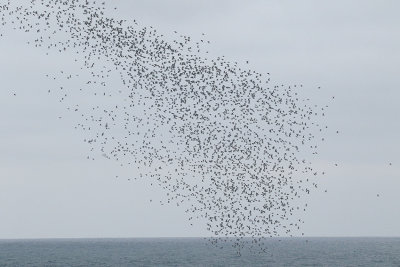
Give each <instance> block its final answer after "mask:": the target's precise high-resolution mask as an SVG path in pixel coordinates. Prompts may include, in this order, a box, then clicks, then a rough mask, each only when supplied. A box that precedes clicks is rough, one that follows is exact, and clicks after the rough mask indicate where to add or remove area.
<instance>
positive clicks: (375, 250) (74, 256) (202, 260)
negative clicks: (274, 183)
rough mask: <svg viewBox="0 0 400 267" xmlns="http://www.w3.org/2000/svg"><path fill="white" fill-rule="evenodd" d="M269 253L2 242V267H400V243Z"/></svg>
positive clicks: (295, 241) (342, 241) (345, 241)
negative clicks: (239, 253)
mask: <svg viewBox="0 0 400 267" xmlns="http://www.w3.org/2000/svg"><path fill="white" fill-rule="evenodd" d="M266 244H267V252H265V253H259V251H252V250H250V251H249V250H243V251H242V253H241V255H240V256H239V255H238V254H237V251H236V250H235V249H234V248H229V247H227V246H225V247H224V248H222V249H220V248H216V247H214V246H213V245H211V244H210V243H208V242H207V241H206V240H204V239H202V238H146V239H140V238H135V239H43V240H0V266H400V238H282V239H278V238H271V239H268V240H267V241H266Z"/></svg>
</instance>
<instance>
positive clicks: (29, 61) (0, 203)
mask: <svg viewBox="0 0 400 267" xmlns="http://www.w3.org/2000/svg"><path fill="white" fill-rule="evenodd" d="M114 5H115V6H117V7H118V10H117V11H115V12H113V14H114V15H115V16H118V17H121V18H125V19H127V20H131V19H136V20H137V21H138V22H139V23H140V24H141V25H143V26H145V25H149V26H153V27H155V28H156V29H158V30H159V31H160V32H162V33H164V34H165V35H166V36H168V35H171V34H172V32H173V31H174V30H176V31H178V32H179V33H182V34H185V35H189V36H192V37H193V38H201V33H205V34H206V39H208V40H210V41H211V44H210V45H208V46H207V48H208V50H209V51H210V56H211V57H216V56H221V55H224V56H226V57H227V58H228V59H229V60H232V61H238V62H239V63H241V64H244V62H245V61H246V60H249V61H250V67H251V68H252V69H254V70H257V71H259V72H261V73H262V72H269V73H271V79H272V82H273V83H277V84H280V83H283V84H294V83H298V84H299V83H302V84H304V87H305V89H304V90H307V91H306V92H305V93H306V94H308V95H310V96H312V98H313V101H315V102H316V103H318V104H321V103H322V104H323V103H325V102H328V103H329V104H330V106H331V108H330V109H329V112H328V114H327V119H328V125H329V127H330V132H329V133H328V136H327V141H326V142H325V143H324V144H323V145H322V146H321V149H320V154H319V156H318V158H316V159H315V164H316V165H317V166H318V167H320V168H321V169H324V170H326V172H327V175H325V176H323V177H321V178H320V181H319V185H320V188H321V189H327V190H328V192H327V193H323V192H319V191H318V192H314V194H312V195H311V196H310V197H309V199H308V203H309V204H308V205H309V209H308V211H307V212H306V214H305V216H304V220H305V224H304V228H303V229H304V232H305V234H306V235H308V236H400V228H399V227H398V225H400V207H399V205H398V203H399V201H400V197H399V194H398V192H397V191H398V188H400V157H399V153H398V151H400V141H399V131H400V122H399V121H400V120H399V119H398V118H397V117H398V115H399V114H400V105H399V104H398V103H399V100H400V90H399V88H400V73H399V72H400V71H399V70H400V35H399V34H398V29H399V26H400V17H399V16H398V14H397V13H398V12H397V11H398V10H399V9H400V3H399V2H398V1H365V0H363V1H361V0H360V1H342V0H339V1H316V0H315V1H310V0H306V1H264V0H263V1H261V0H260V1H211V0H207V1H193V0H190V1H188V0H172V1H161V0H139V1H138V0H135V1H131V0H120V1H118V2H117V3H114ZM0 31H1V32H2V33H4V35H5V36H3V37H2V38H0V81H1V84H0V88H1V90H0V120H1V122H2V126H1V127H0V151H1V153H0V217H1V220H0V238H42V237H139V236H140V237H143V236H149V237H150V236H202V235H207V234H208V233H207V231H205V230H204V229H203V228H204V227H203V225H202V224H201V222H198V223H197V224H195V225H194V226H192V227H191V226H190V225H189V223H188V221H187V217H186V215H185V213H184V208H183V207H176V206H160V205H159V204H157V199H159V198H160V195H162V192H161V191H160V190H159V189H157V188H156V187H151V186H149V184H147V183H146V182H144V181H130V182H129V181H126V180H124V179H119V180H118V179H116V178H115V175H119V176H121V177H125V176H129V175H130V172H131V170H129V169H128V168H120V167H119V166H118V165H117V164H114V163H113V162H110V161H107V160H105V159H104V160H102V159H99V160H96V161H88V160H86V159H85V158H86V155H87V149H88V147H87V146H86V145H85V144H84V143H83V142H82V139H83V135H82V133H81V132H79V131H76V130H74V127H73V126H74V123H76V121H77V120H76V118H73V117H71V116H68V115H67V114H66V112H65V109H64V106H63V105H60V104H58V103H57V102H56V101H54V99H55V98H53V97H51V96H49V95H48V94H47V90H48V89H50V88H52V87H53V86H55V83H54V82H52V81H50V80H48V79H46V78H45V77H44V74H46V73H51V72H54V71H57V70H62V69H63V70H65V69H68V68H70V69H73V68H74V67H76V66H78V65H76V63H73V62H72V60H70V58H69V57H68V54H64V55H52V56H50V57H45V56H44V55H43V50H40V49H35V48H32V47H31V46H29V45H26V44H25V43H26V40H27V39H26V36H25V35H23V34H22V33H17V32H13V31H8V30H7V31H5V30H4V29H0ZM316 86H321V87H322V89H321V90H320V91H316V90H315V87H316ZM14 93H16V94H17V96H14V95H13V94H14ZM332 96H335V100H334V101H331V97H332ZM59 116H62V117H63V119H61V120H60V119H58V117H59ZM336 130H339V131H340V134H339V135H336ZM334 163H337V164H338V167H335V166H334ZM389 163H392V165H391V166H389ZM377 194H379V195H380V196H379V197H377ZM150 199H153V200H155V201H153V202H151V203H150V201H149V200H150Z"/></svg>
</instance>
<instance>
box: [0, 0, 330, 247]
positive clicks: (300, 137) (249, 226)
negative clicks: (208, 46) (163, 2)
mask: <svg viewBox="0 0 400 267" xmlns="http://www.w3.org/2000/svg"><path fill="white" fill-rule="evenodd" d="M19 2H20V1H15V0H13V1H11V0H7V1H0V3H2V4H1V5H0V14H1V24H2V26H3V27H4V26H7V25H10V26H11V27H12V28H13V29H15V30H21V31H23V32H26V33H27V34H28V35H29V36H30V37H31V38H32V40H33V41H32V42H30V43H31V44H33V45H34V46H35V47H38V48H39V49H43V50H44V51H45V53H46V54H49V53H51V52H52V51H56V52H61V53H76V55H77V56H76V59H75V61H77V62H80V61H82V68H83V69H86V70H87V71H88V72H89V73H90V74H91V77H90V80H88V81H86V82H85V83H84V84H82V86H81V87H79V88H77V87H73V88H68V87H67V86H66V85H67V84H68V82H69V81H70V80H73V79H78V78H79V75H80V73H81V72H82V71H81V70H79V71H77V72H76V73H69V72H67V71H61V72H60V73H57V75H55V76H51V75H48V77H49V78H53V79H59V80H60V81H62V83H64V84H63V86H60V87H59V88H57V89H51V90H49V94H55V95H57V96H58V101H60V102H64V101H66V99H68V98H69V97H71V96H72V95H75V96H77V97H76V99H79V97H80V96H81V98H82V99H85V100H82V101H81V102H82V103H79V104H75V105H68V107H67V109H68V110H69V111H71V112H74V113H76V114H79V116H80V118H81V123H79V124H78V125H77V126H76V128H79V129H82V130H83V131H84V133H85V142H86V143H88V144H89V146H90V150H91V151H92V156H88V158H90V159H94V158H95V157H96V155H97V156H99V157H104V158H107V159H109V160H114V161H116V162H118V163H119V164H121V165H123V166H129V167H130V168H131V169H132V177H134V178H141V179H151V181H152V183H155V184H158V185H160V186H161V187H162V188H163V189H164V190H165V192H166V195H167V198H168V200H167V202H169V203H176V204H177V205H180V204H182V205H187V207H188V208H187V210H186V212H188V213H189V214H191V215H190V218H189V219H190V220H192V219H195V218H196V217H197V218H201V219H202V220H204V221H205V222H206V225H205V227H206V228H207V230H208V231H209V232H210V235H211V236H212V237H211V238H210V241H211V243H213V244H215V245H216V246H218V247H223V246H224V244H229V245H232V246H234V247H235V248H237V250H238V251H240V250H241V249H243V248H244V247H245V246H248V247H250V248H260V249H262V250H264V249H265V244H264V239H265V238H266V237H273V236H281V235H293V234H295V233H300V232H299V231H301V230H300V227H301V224H302V223H303V221H302V220H301V219H299V216H300V215H299V214H301V212H303V211H304V210H305V208H306V206H307V204H304V203H303V202H304V197H305V196H307V195H308V194H310V191H311V190H312V189H314V188H317V183H316V182H315V181H316V179H315V178H317V177H319V176H320V175H323V174H324V173H323V172H322V173H321V172H316V171H315V170H314V168H313V166H312V164H311V162H310V160H309V156H310V155H312V154H317V148H318V144H319V142H321V141H323V140H324V138H323V134H324V132H326V129H327V126H325V125H320V123H319V122H320V121H324V118H323V117H324V116H325V112H326V109H327V107H328V106H326V105H324V106H318V105H315V104H313V103H312V101H310V100H309V99H306V98H302V97H301V96H300V95H301V94H300V91H301V88H302V85H297V86H296V85H293V86H285V85H273V84H272V83H271V81H270V78H269V74H260V73H258V72H256V71H253V70H250V69H246V68H242V67H241V66H240V64H239V63H237V62H229V61H227V60H226V59H224V57H218V58H214V59H210V58H207V56H204V55H206V53H203V50H202V49H203V48H202V43H203V42H204V43H205V42H206V41H205V40H201V41H199V42H195V41H193V40H192V39H191V38H190V37H188V36H179V38H176V39H175V40H168V39H167V38H166V37H164V36H163V35H161V34H158V33H157V31H156V30H155V29H154V28H153V27H143V26H140V25H139V24H138V23H137V22H136V21H133V22H128V21H125V20H115V19H113V18H111V17H109V16H107V15H106V10H107V9H106V6H105V3H104V2H99V1H89V0H30V1H24V3H19ZM116 75H117V76H118V82H119V83H120V85H119V86H118V87H117V88H114V86H109V84H110V83H112V81H114V82H115V76H116ZM77 101H79V100H77ZM129 179H130V178H129ZM300 203H301V204H300Z"/></svg>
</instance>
